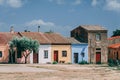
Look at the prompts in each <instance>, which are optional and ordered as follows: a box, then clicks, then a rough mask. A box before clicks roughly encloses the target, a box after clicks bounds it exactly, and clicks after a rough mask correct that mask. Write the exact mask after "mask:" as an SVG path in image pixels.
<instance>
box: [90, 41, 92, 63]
mask: <svg viewBox="0 0 120 80" xmlns="http://www.w3.org/2000/svg"><path fill="white" fill-rule="evenodd" d="M91 48H92V46H91V39H90V63H91V55H92V53H91Z"/></svg>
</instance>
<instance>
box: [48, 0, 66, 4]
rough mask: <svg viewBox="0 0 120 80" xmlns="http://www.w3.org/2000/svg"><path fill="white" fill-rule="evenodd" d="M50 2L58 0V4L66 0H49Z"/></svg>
mask: <svg viewBox="0 0 120 80" xmlns="http://www.w3.org/2000/svg"><path fill="white" fill-rule="evenodd" d="M49 1H50V2H56V3H57V4H65V0H49Z"/></svg>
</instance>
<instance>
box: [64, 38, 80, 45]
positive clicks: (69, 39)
mask: <svg viewBox="0 0 120 80" xmlns="http://www.w3.org/2000/svg"><path fill="white" fill-rule="evenodd" d="M66 39H67V40H68V41H69V42H70V43H71V44H80V42H79V41H78V40H76V39H75V38H73V37H68V38H66Z"/></svg>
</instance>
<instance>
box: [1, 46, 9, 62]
mask: <svg viewBox="0 0 120 80" xmlns="http://www.w3.org/2000/svg"><path fill="white" fill-rule="evenodd" d="M8 61H9V50H8V45H1V46H0V63H8Z"/></svg>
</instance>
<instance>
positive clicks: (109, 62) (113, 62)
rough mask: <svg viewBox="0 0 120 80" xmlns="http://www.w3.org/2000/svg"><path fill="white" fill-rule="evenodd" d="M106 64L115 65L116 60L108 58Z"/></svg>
mask: <svg viewBox="0 0 120 80" xmlns="http://www.w3.org/2000/svg"><path fill="white" fill-rule="evenodd" d="M108 65H109V66H110V67H114V66H117V61H116V60H113V59H108Z"/></svg>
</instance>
